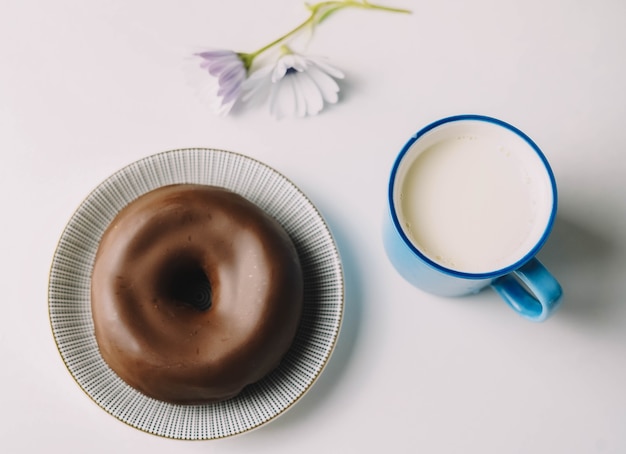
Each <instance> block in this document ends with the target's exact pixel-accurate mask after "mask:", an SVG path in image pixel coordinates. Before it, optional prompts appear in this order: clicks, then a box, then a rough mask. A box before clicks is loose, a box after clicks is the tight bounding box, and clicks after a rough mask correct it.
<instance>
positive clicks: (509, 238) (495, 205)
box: [396, 128, 552, 273]
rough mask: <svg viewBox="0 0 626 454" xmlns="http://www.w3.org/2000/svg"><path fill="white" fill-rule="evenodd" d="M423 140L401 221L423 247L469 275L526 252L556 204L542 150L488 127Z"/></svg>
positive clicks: (404, 177) (402, 192)
mask: <svg viewBox="0 0 626 454" xmlns="http://www.w3.org/2000/svg"><path fill="white" fill-rule="evenodd" d="M509 135H511V137H509ZM420 143H421V142H420V141H418V142H416V143H415V144H414V146H413V148H415V149H414V150H413V149H411V150H409V152H408V153H407V155H406V156H405V159H404V160H403V164H404V165H403V166H402V167H401V168H400V169H399V173H398V178H399V180H397V181H399V183H398V185H397V191H396V199H397V200H396V206H397V213H398V216H399V221H400V223H401V225H402V228H403V229H404V231H405V233H406V235H407V236H408V238H409V239H410V241H411V242H412V243H413V244H414V245H415V246H416V247H417V249H419V250H420V251H421V252H423V253H424V254H425V255H426V256H427V257H429V258H430V259H431V260H433V261H435V262H437V263H439V264H441V265H443V266H445V267H447V268H450V269H453V270H457V271H462V272H468V273H485V272H491V271H496V270H500V269H502V268H505V267H507V266H510V265H512V264H514V263H515V262H516V261H517V260H519V259H521V258H522V257H524V256H525V255H526V253H528V251H529V250H530V249H532V247H533V246H534V245H535V244H536V243H537V242H538V241H539V239H540V238H541V236H542V234H543V232H544V230H545V227H546V224H547V222H548V218H549V216H550V213H551V209H552V195H551V189H550V180H549V176H548V174H547V171H546V170H545V166H544V165H543V163H542V161H541V160H540V159H539V157H538V156H537V154H536V153H535V152H534V150H532V149H530V147H529V146H528V144H527V143H526V142H524V141H523V140H521V139H520V138H519V137H517V136H515V135H514V134H513V133H511V132H509V131H506V132H505V133H504V134H503V133H498V134H491V133H490V131H489V129H488V128H487V129H486V130H485V131H482V132H481V131H479V132H478V133H475V132H474V133H468V134H465V133H461V134H454V135H450V134H441V135H440V136H439V137H437V136H436V135H435V137H433V138H431V139H429V140H425V141H424V144H425V145H424V144H421V145H420ZM420 147H422V148H420Z"/></svg>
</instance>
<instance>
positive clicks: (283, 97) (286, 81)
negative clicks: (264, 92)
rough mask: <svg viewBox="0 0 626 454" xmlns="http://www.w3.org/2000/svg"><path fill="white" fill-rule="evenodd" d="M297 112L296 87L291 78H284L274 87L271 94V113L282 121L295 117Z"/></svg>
mask: <svg viewBox="0 0 626 454" xmlns="http://www.w3.org/2000/svg"><path fill="white" fill-rule="evenodd" d="M295 110H296V97H295V87H294V86H293V81H292V78H291V77H286V78H283V79H281V80H280V81H279V83H275V84H273V85H272V90H271V92H270V113H271V114H272V115H274V116H275V117H276V118H278V119H280V118H283V117H285V116H293V114H294V112H295Z"/></svg>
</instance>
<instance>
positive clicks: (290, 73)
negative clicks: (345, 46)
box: [242, 52, 344, 118]
mask: <svg viewBox="0 0 626 454" xmlns="http://www.w3.org/2000/svg"><path fill="white" fill-rule="evenodd" d="M343 77H344V75H343V73H342V72H341V71H340V70H339V69H337V68H335V67H334V66H331V65H330V64H328V63H326V62H325V61H324V60H322V59H320V58H316V57H308V56H307V57H305V56H303V55H300V54H296V53H292V52H289V53H286V54H283V55H282V56H281V57H280V58H279V59H278V60H277V61H276V63H275V64H274V65H268V66H265V67H263V68H261V69H259V70H257V71H255V72H253V73H252V74H251V75H250V76H249V77H248V79H247V80H246V81H245V82H244V83H243V91H244V94H243V96H242V99H243V100H244V101H248V100H250V99H252V98H255V97H256V98H261V99H268V98H269V109H270V113H271V114H272V115H274V116H275V117H276V118H282V117H285V116H297V117H304V116H306V115H317V114H318V113H319V112H320V111H321V110H322V109H323V108H324V103H328V104H334V103H336V102H337V100H338V99H339V97H338V93H339V85H337V82H336V81H335V79H343Z"/></svg>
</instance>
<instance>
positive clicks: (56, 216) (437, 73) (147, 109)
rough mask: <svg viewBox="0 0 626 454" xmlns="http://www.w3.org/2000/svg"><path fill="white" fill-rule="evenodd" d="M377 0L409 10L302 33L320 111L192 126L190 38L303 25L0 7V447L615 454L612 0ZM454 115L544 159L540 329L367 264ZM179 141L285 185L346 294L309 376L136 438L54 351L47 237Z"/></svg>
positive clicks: (284, 9) (247, 16)
mask: <svg viewBox="0 0 626 454" xmlns="http://www.w3.org/2000/svg"><path fill="white" fill-rule="evenodd" d="M385 1H386V3H387V4H392V2H391V0H389V1H387V0H385ZM393 4H394V5H397V6H405V7H410V8H412V9H413V10H414V11H415V12H414V14H413V15H411V16H401V15H393V14H385V13H378V12H370V11H346V12H341V13H339V14H338V15H337V16H335V17H333V18H332V19H330V20H329V21H328V22H327V23H325V24H324V25H323V26H322V28H320V29H319V32H318V33H317V34H316V35H315V38H314V39H313V40H312V41H311V42H310V45H309V51H310V52H311V53H315V54H321V55H325V56H327V57H328V58H329V59H330V60H331V61H332V62H333V63H334V64H336V65H337V66H339V67H340V68H341V69H342V70H343V71H344V72H345V73H346V79H345V81H343V82H342V91H341V98H342V100H341V102H340V103H339V104H338V105H336V106H334V107H332V108H330V109H328V110H327V111H324V112H323V113H322V115H320V116H319V117H315V118H308V119H304V120H283V121H275V120H273V119H272V118H270V117H269V116H268V115H267V114H266V113H265V112H261V111H259V110H254V111H248V112H244V113H242V114H240V115H238V116H235V117H228V118H214V117H212V116H211V115H210V114H209V112H208V109H207V108H206V107H204V106H203V105H202V104H201V103H200V102H199V101H198V99H197V98H196V96H195V94H194V92H193V90H191V89H190V88H189V87H188V86H187V85H186V83H185V78H184V76H183V74H182V70H181V68H182V67H183V60H184V57H185V55H188V53H189V52H191V51H192V50H195V49H196V48H197V46H202V45H204V46H224V47H228V48H234V49H235V50H244V51H245V50H248V51H249V50H253V49H255V48H257V47H259V46H261V45H263V44H264V43H265V42H268V41H270V40H271V39H273V38H274V37H276V36H277V35H278V34H280V33H281V32H284V31H286V30H288V29H289V28H290V27H292V26H294V25H295V24H296V22H297V21H298V20H300V19H303V18H304V17H305V14H306V13H305V10H304V8H303V7H302V4H301V2H299V1H286V0H271V1H270V0H267V1H264V2H256V1H252V0H249V1H231V2H221V1H220V2H218V1H206V0H205V1H188V2H182V3H181V2H149V1H145V0H144V1H131V2H126V1H99V2H79V1H68V0H58V1H55V2H45V1H21V0H8V1H7V0H5V1H4V2H3V5H2V14H1V15H0V55H1V56H2V57H1V60H0V65H1V66H0V69H1V70H0V152H1V153H2V164H1V166H0V185H1V186H0V191H1V194H2V205H3V217H2V220H3V222H2V223H1V224H0V229H1V230H0V245H1V246H0V247H1V252H2V255H1V257H2V258H1V261H0V264H1V265H0V266H1V269H0V273H1V276H2V279H1V280H0V291H1V292H2V295H3V296H4V312H3V316H2V318H1V319H0V358H1V359H2V363H3V365H2V372H0V380H1V383H2V390H3V391H2V393H0V447H1V450H2V452H11V453H21V452H44V451H49V452H61V450H63V452H92V453H109V452H136V451H137V449H139V448H140V449H141V450H142V452H154V453H159V452H172V451H173V450H176V452H181V453H186V452H189V453H191V452H203V453H204V452H220V453H244V452H246V453H247V452H255V453H264V452H267V453H293V452H300V453H309V452H310V453H313V452H320V451H322V452H338V453H339V452H341V453H343V452H363V451H364V450H365V449H368V452H370V451H371V452H374V451H381V450H385V452H409V451H411V452H427V453H465V452H480V453H528V452H532V453H550V454H552V453H570V454H571V453H592V452H600V453H623V452H626V431H625V430H624V428H625V427H626V390H625V388H624V387H625V385H624V383H626V361H625V358H626V305H625V304H624V295H625V294H626V279H624V272H625V270H626V235H624V232H625V231H626V200H625V199H624V195H623V192H624V182H623V181H624V176H625V175H626V160H624V159H623V156H622V155H623V153H624V151H625V150H626V139H625V137H624V133H623V129H624V126H623V122H624V120H625V119H626V91H625V90H624V80H626V52H624V44H625V43H626V27H625V26H624V25H626V24H625V22H626V3H624V2H623V1H621V0H604V1H596V2H582V1H565V0H541V1H540V0H529V1H528V0H527V1H504V2H503V1H497V0H477V1H474V2H463V1H460V0H457V1H455V0H442V1H431V2H424V1H419V2H417V1H416V2H409V1H407V0H396V1H395V2H393ZM458 113H480V114H486V115H491V116H496V117H499V118H502V119H503V120H505V121H508V122H510V123H512V124H514V125H515V126H517V127H519V128H521V129H522V130H523V131H525V132H526V133H527V134H529V135H530V136H531V137H532V138H533V139H534V140H535V141H536V142H537V143H538V145H539V146H540V147H541V148H542V149H543V150H544V152H545V153H546V155H547V156H548V159H549V160H550V163H551V164H552V166H553V169H554V171H555V174H556V178H557V182H558V184H559V191H560V192H559V194H560V211H559V216H558V219H557V222H556V225H555V229H554V232H553V235H552V236H551V237H550V239H549V241H548V243H547V245H546V246H545V248H544V250H543V251H542V253H541V254H540V257H541V259H542V260H543V262H544V263H545V264H546V265H547V266H548V267H549V268H550V269H551V270H552V271H553V273H554V274H555V275H556V276H557V277H558V278H559V279H560V281H561V283H562V284H563V287H564V289H565V292H566V299H565V301H564V303H563V307H562V308H561V310H560V312H558V313H557V314H556V315H555V316H554V317H553V318H552V319H550V320H548V321H547V322H545V323H543V324H533V323H531V322H528V321H526V320H523V319H522V318H520V317H518V316H516V315H515V314H514V313H513V312H512V311H511V310H510V309H509V308H507V307H506V306H505V305H504V304H503V303H501V302H500V301H499V300H498V298H497V297H496V296H495V294H494V293H493V292H491V291H486V292H484V293H481V294H479V295H476V296H473V297H471V298H464V299H444V298H436V297H433V296H429V295H426V294H424V293H422V292H420V291H419V290H416V289H413V288H412V287H410V286H409V285H408V284H406V283H405V282H404V281H403V280H402V279H401V278H400V277H399V276H398V275H397V274H396V273H395V272H394V270H393V268H392V267H391V265H390V264H389V262H388V261H387V260H386V258H385V256H384V252H383V248H382V244H381V240H380V224H381V219H382V213H383V211H384V204H385V192H386V183H387V178H388V172H389V170H390V166H391V163H392V161H393V158H394V157H395V155H396V153H397V152H398V151H399V149H400V148H401V146H402V145H403V144H404V142H405V140H406V139H407V138H408V137H409V136H410V135H412V134H413V133H414V132H416V131H417V130H418V129H419V128H420V127H421V126H423V125H424V124H426V123H428V122H430V121H432V120H435V119H437V118H440V117H443V116H446V115H450V114H458ZM188 146H205V147H213V148H224V149H228V150H232V151H237V152H241V153H245V154H247V155H250V156H252V157H254V158H257V159H259V160H261V161H263V162H265V163H267V164H269V165H271V166H273V167H274V168H276V169H277V170H278V171H280V172H282V173H283V174H285V175H286V176H287V177H289V178H290V179H291V180H292V181H293V182H294V183H295V184H296V185H298V186H299V187H300V188H301V189H302V190H303V191H304V192H305V193H306V194H307V195H308V196H309V197H310V198H311V200H312V201H313V202H314V203H315V204H316V205H317V207H318V208H319V209H320V211H321V212H322V213H323V215H324V216H325V217H326V219H327V221H328V223H329V224H330V226H331V228H332V230H333V233H334V235H335V237H336V240H337V243H338V246H339V249H340V252H341V254H342V256H343V260H344V264H345V277H346V285H347V288H346V305H347V307H346V318H345V321H344V325H343V330H342V333H341V337H340V340H339V345H338V347H337V349H336V351H335V354H334V356H333V358H332V359H331V362H330V364H329V366H328V368H327V369H326V371H325V372H324V373H323V375H322V376H321V378H320V380H319V381H318V382H317V384H316V385H315V386H314V387H313V388H312V390H311V391H310V392H309V393H308V394H307V395H306V396H305V397H304V398H303V399H302V400H301V401H300V402H299V403H297V404H296V405H295V407H294V408H293V409H291V410H289V411H288V412H287V414H285V415H284V416H282V417H281V418H279V419H278V420H276V421H274V422H272V423H270V424H269V425H266V426H264V427H262V428H260V429H258V430H255V431H253V432H250V433H247V434H245V435H241V436H237V437H234V438H229V439H225V440H219V441H210V442H181V441H174V440H168V439H163V438H159V437H155V436H152V435H149V434H145V433H143V432H140V431H138V430H136V429H133V428H131V427H128V426H126V425H124V424H123V423H121V422H119V421H118V420H116V419H115V418H113V417H111V416H110V415H108V414H107V413H105V412H104V411H103V410H102V409H100V408H99V407H98V406H97V405H96V404H94V403H93V402H92V401H91V400H90V399H89V398H88V397H87V396H86V395H85V394H84V393H83V392H82V391H81V390H80V388H79V387H78V385H76V383H75V382H74V381H73V380H72V378H71V376H70V374H69V373H68V372H67V370H66V369H65V366H64V365H63V363H62V361H61V358H60V356H59V354H58V352H57V350H56V347H55V344H54V341H53V339H52V335H51V330H50V326H49V322H48V313H47V301H46V298H47V281H48V270H49V266H50V261H51V257H52V254H53V252H54V249H55V246H56V242H57V240H58V238H59V236H60V234H61V231H62V229H63V227H64V226H65V224H66V223H67V221H68V219H69V217H70V216H71V214H72V212H73V211H74V210H75V209H76V207H77V206H78V204H79V203H80V202H81V200H82V199H83V198H84V197H85V196H86V195H87V194H88V192H89V191H90V190H91V189H93V188H94V187H95V186H96V185H97V184H98V183H100V182H101V181H102V180H103V179H104V178H106V177H107V176H109V175H110V174H111V173H113V172H115V171H116V170H118V169H119V168H120V167H122V166H124V165H126V164H128V163H130V162H132V161H135V160H136V159H139V158H142V157H144V156H147V155H150V154H153V153H156V152H159V151H163V150H168V149H172V148H180V147H188Z"/></svg>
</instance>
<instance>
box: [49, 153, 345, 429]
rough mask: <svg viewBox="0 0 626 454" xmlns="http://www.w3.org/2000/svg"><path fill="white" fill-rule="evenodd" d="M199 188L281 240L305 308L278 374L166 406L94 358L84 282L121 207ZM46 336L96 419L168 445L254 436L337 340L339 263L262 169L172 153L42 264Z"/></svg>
mask: <svg viewBox="0 0 626 454" xmlns="http://www.w3.org/2000/svg"><path fill="white" fill-rule="evenodd" d="M175 183H200V184H210V185H215V186H222V187H225V188H228V189H230V190H232V191H234V192H237V193H239V194H241V195H242V196H244V197H246V198H247V199H249V200H250V201H252V202H254V203H256V204H257V205H258V206H260V207H261V208H263V209H264V210H265V211H266V212H268V213H269V214H270V215H272V216H274V217H275V218H276V219H277V220H278V221H279V222H280V223H281V224H282V225H283V227H284V228H285V229H286V230H287V231H288V232H289V234H290V235H291V237H292V239H293V241H294V243H295V244H296V248H297V249H298V253H299V255H300V260H301V262H302V267H303V272H304V282H305V302H304V305H305V307H304V313H303V318H302V323H301V326H300V329H299V331H298V333H297V334H296V339H295V341H294V343H293V345H292V347H291V349H290V350H289V352H288V353H287V355H286V357H285V358H284V360H283V361H282V363H281V365H280V366H279V367H278V368H277V369H276V370H275V371H274V372H272V373H270V374H269V375H268V376H266V377H265V378H264V379H262V380H261V381H260V382H258V383H256V384H254V385H250V386H249V387H247V388H246V389H245V390H244V391H243V392H242V393H241V394H239V395H238V396H237V397H235V398H233V399H230V400H227V401H224V402H220V403H215V404H207V405H192V406H185V405H173V404H169V403H165V402H161V401H158V400H154V399H152V398H149V397H147V396H145V395H143V394H141V393H140V392H139V391H136V390H135V389H134V388H131V387H130V386H128V385H127V384H126V383H125V382H124V381H122V380H121V379H120V378H119V377H118V376H117V375H116V374H115V373H114V372H113V371H112V370H111V369H110V368H109V367H108V366H107V364H106V363H105V362H104V360H103V359H102V357H101V356H100V352H99V350H98V346H97V344H96V339H95V336H94V331H93V321H92V318H91V305H90V296H89V292H90V278H91V269H92V266H93V260H94V256H95V253H96V249H97V247H98V243H99V241H100V237H101V235H102V233H103V232H104V230H105V229H106V227H107V226H108V225H109V223H110V222H111V221H112V220H113V218H114V217H115V215H116V214H117V213H118V212H119V211H120V210H121V209H122V208H123V207H124V206H125V205H126V204H128V203H129V202H130V201H132V200H134V199H136V198H137V197H139V196H140V195H142V194H144V193H146V192H148V191H150V190H152V189H156V188H157V187H160V186H165V185H168V184H175ZM48 300H49V301H48V305H49V315H50V323H51V325H52V333H53V335H54V339H55V341H56V343H57V347H58V350H59V353H60V354H61V357H62V358H63V361H64V362H65V364H66V366H67V368H68V370H69V371H70V373H71V374H72V376H73V377H74V379H75V380H76V382H77V383H78V384H79V385H80V386H81V387H82V389H83V390H84V391H85V392H86V393H87V394H88V395H89V396H90V397H91V398H92V399H93V400H94V401H95V402H96V403H97V404H98V405H100V406H101V407H102V408H103V409H104V410H106V411H107V412H109V413H110V414H112V415H113V416H115V417H116V418H118V419H119V420H121V421H123V422H124V423H127V424H129V425H131V426H133V427H136V428H137V429H140V430H143V431H146V432H149V433H152V434H155V435H160V436H164V437H168V438H177V439H188V440H207V439H216V438H222V437H227V436H231V435H235V434H239V433H242V432H246V431H248V430H251V429H254V428H256V427H259V426H260V425H262V424H264V423H266V422H268V421H270V420H272V419H274V418H275V417H277V416H278V415H280V414H282V413H283V412H285V410H287V409H288V408H290V407H291V406H292V405H293V404H294V403H295V402H296V401H297V400H298V399H299V398H300V397H302V396H303V395H304V393H305V392H306V391H307V390H308V389H309V388H310V387H311V385H312V384H313V382H314V381H315V380H316V379H317V377H318V376H319V375H320V373H321V372H322V369H323V368H324V366H325V365H326V363H327V362H328V359H329V357H330V355H331V353H332V350H333V348H334V346H335V343H336V341H337V336H338V335H339V329H340V326H341V320H342V316H343V304H344V288H343V274H342V269H341V262H340V259H339V254H338V252H337V249H336V246H335V243H334V241H333V238H332V236H331V234H330V231H329V230H328V227H327V226H326V224H325V222H324V220H323V218H322V217H321V216H320V214H319V212H318V211H317V209H316V208H315V207H314V206H313V204H312V203H311V202H310V201H309V200H308V198H307V197H306V196H305V195H304V194H303V193H302V192H301V191H300V190H299V189H298V188H297V187H296V186H294V185H293V183H291V182H290V181H289V180H287V179H286V178H285V177H284V176H282V175H281V174H279V173H277V172H276V171H275V170H273V169H271V168H270V167H268V166H266V165H265V164H262V163H260V162H258V161H255V160H253V159H251V158H249V157H246V156H243V155H239V154H236V153H231V152H227V151H220V150H212V149H188V150H174V151H168V152H165V153H160V154H156V155H154V156H150V157H148V158H145V159H142V160H140V161H137V162H135V163H133V164H130V165H129V166H127V167H125V168H123V169H121V170H120V171H118V172H116V173H115V174H113V175H112V176H111V177H109V178H108V179H106V180H105V181H104V182H103V183H101V184H100V185H99V186H98V187H97V188H96V189H95V190H94V191H93V192H92V193H91V194H89V196H88V197H87V199H86V200H85V201H84V202H83V203H82V204H81V205H80V206H79V207H78V209H77V210H76V212H75V213H74V215H73V216H72V218H71V219H70V221H69V223H68V225H67V226H66V228H65V230H64V231H63V234H62V235H61V239H60V240H59V244H58V246H57V250H56V252H55V254H54V258H53V260H52V267H51V271H50V281H49V288H48Z"/></svg>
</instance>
